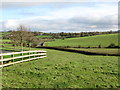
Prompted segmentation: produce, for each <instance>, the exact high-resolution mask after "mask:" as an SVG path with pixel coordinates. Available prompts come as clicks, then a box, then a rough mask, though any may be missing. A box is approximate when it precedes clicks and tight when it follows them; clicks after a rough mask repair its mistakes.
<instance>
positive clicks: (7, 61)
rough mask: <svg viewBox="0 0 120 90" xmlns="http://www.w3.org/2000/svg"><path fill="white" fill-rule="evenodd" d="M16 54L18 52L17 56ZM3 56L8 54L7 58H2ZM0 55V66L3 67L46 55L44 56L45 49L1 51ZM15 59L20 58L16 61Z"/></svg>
mask: <svg viewBox="0 0 120 90" xmlns="http://www.w3.org/2000/svg"><path fill="white" fill-rule="evenodd" d="M17 54H18V56H15V55H17ZM24 54H25V55H24ZM4 56H9V58H4ZM0 57H1V59H0V67H5V66H9V65H13V64H16V63H21V62H26V61H30V60H35V59H40V58H44V57H47V56H46V51H43V50H35V51H22V52H11V53H3V54H0ZM24 58H25V59H24ZM16 59H20V60H19V61H16Z"/></svg>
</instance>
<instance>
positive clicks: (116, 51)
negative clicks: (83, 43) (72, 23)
mask: <svg viewBox="0 0 120 90" xmlns="http://www.w3.org/2000/svg"><path fill="white" fill-rule="evenodd" d="M69 49H73V50H81V51H88V52H95V53H104V54H119V49H112V48H109V49H107V48H69Z"/></svg>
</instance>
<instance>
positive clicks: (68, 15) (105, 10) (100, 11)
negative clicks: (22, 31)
mask: <svg viewBox="0 0 120 90" xmlns="http://www.w3.org/2000/svg"><path fill="white" fill-rule="evenodd" d="M117 14H118V13H117V5H113V4H96V5H95V6H94V7H86V6H72V7H66V8H59V9H56V10H54V11H50V12H49V13H48V14H47V15H44V16H31V17H28V18H23V19H9V20H6V21H4V28H6V30H9V29H15V28H17V27H18V26H19V24H24V25H25V26H27V27H29V28H31V29H32V30H34V31H42V32H81V31H105V30H117V20H118V17H117Z"/></svg>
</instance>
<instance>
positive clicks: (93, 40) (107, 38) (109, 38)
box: [45, 34, 120, 47]
mask: <svg viewBox="0 0 120 90" xmlns="http://www.w3.org/2000/svg"><path fill="white" fill-rule="evenodd" d="M118 35H120V34H106V35H97V36H89V37H79V38H69V39H65V40H61V39H58V40H55V41H51V42H47V43H46V44H45V45H46V46H81V47H88V46H90V47H98V46H99V45H101V47H106V46H108V45H110V44H111V43H114V44H115V45H118Z"/></svg>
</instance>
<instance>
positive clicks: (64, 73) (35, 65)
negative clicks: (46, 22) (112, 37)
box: [2, 49, 118, 88]
mask: <svg viewBox="0 0 120 90" xmlns="http://www.w3.org/2000/svg"><path fill="white" fill-rule="evenodd" d="M45 50H46V51H47V58H43V59H38V60H33V61H30V62H24V63H20V64H15V65H13V66H9V67H4V68H3V70H2V71H3V73H2V75H3V76H2V78H3V87H4V88H9V87H11V88H111V87H113V88H116V87H117V86H118V79H117V74H118V57H114V56H87V55H82V54H78V53H71V52H64V51H57V50H48V49H45Z"/></svg>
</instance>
